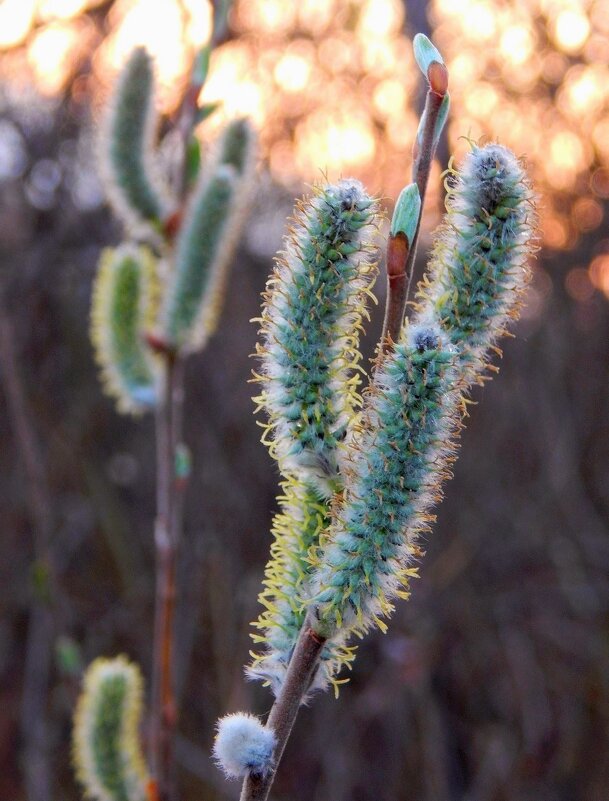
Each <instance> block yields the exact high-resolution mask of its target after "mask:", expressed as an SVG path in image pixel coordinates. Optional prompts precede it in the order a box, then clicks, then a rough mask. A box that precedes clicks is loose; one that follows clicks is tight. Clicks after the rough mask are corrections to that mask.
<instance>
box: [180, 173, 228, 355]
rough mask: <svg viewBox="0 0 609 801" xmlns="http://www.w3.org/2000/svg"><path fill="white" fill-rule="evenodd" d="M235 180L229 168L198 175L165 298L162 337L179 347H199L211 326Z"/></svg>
mask: <svg viewBox="0 0 609 801" xmlns="http://www.w3.org/2000/svg"><path fill="white" fill-rule="evenodd" d="M236 179H237V175H236V172H235V169H234V168H233V167H231V166H229V165H225V164H221V165H217V166H215V168H214V169H213V171H211V174H203V175H202V177H201V179H200V180H199V183H198V185H197V187H195V190H194V192H193V197H192V198H191V201H190V203H189V206H188V210H187V212H186V217H185V219H184V223H183V225H182V227H181V229H180V234H179V236H178V240H177V243H176V256H175V267H174V273H173V275H172V278H171V284H170V286H169V288H168V291H167V294H166V309H165V320H166V334H167V338H168V340H169V342H171V343H172V344H173V345H175V346H177V347H180V348H182V347H184V348H186V349H195V348H197V347H201V346H202V345H203V344H204V342H205V341H206V339H207V337H208V336H209V335H210V334H211V331H212V330H213V327H214V325H215V319H216V302H217V298H216V295H217V287H216V285H217V284H218V283H219V282H220V281H221V278H222V271H223V269H224V268H225V266H226V251H227V247H228V246H229V245H228V242H229V240H230V234H231V231H230V223H231V216H232V215H231V210H232V207H233V204H234V202H235V193H236V188H237V180H236Z"/></svg>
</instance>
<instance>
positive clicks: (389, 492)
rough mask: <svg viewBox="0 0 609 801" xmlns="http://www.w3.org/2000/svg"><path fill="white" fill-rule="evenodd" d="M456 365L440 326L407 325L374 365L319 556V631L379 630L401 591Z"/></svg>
mask: <svg viewBox="0 0 609 801" xmlns="http://www.w3.org/2000/svg"><path fill="white" fill-rule="evenodd" d="M454 364H455V353H454V348H452V346H450V345H449V344H448V343H447V342H446V340H445V338H444V336H443V335H442V334H441V332H440V329H439V328H438V327H437V326H432V325H429V326H428V325H425V326H408V325H406V326H405V328H404V330H403V333H402V336H401V338H400V341H399V342H398V343H397V344H396V345H395V348H394V350H393V351H392V352H391V353H389V354H388V355H387V356H386V357H385V359H384V360H383V362H382V363H381V364H380V365H379V368H378V369H377V372H376V374H375V378H374V383H373V385H372V387H371V389H370V390H369V393H368V395H367V398H366V406H365V409H364V413H363V416H362V421H361V427H360V431H359V432H358V433H357V434H356V435H355V436H354V437H353V440H352V442H351V446H350V451H351V454H350V456H351V461H350V465H349V468H348V473H347V478H346V486H345V493H344V498H343V499H342V500H339V501H338V502H337V504H336V507H335V508H334V510H333V520H332V524H331V526H330V529H329V531H328V535H327V537H326V538H325V542H322V547H321V548H320V549H319V552H318V555H317V563H318V567H317V571H316V574H315V576H314V583H315V588H316V593H315V597H314V599H313V609H314V613H315V618H316V620H317V624H316V627H317V630H318V633H319V634H321V635H322V636H324V637H329V638H338V640H339V641H340V640H341V639H342V638H344V637H346V636H349V635H350V634H351V633H356V634H362V633H364V632H365V631H367V630H368V629H369V628H370V627H371V626H374V625H377V626H379V627H380V628H383V629H384V628H385V624H384V622H383V621H382V619H381V618H382V617H384V616H387V615H389V614H390V612H391V611H392V609H393V606H392V599H393V598H395V597H398V596H399V597H403V596H404V595H407V591H408V579H409V577H410V576H411V575H413V573H415V572H416V571H414V570H413V567H412V565H413V562H414V560H415V558H416V557H417V556H418V555H419V553H420V551H419V548H418V545H417V540H418V537H419V535H420V533H421V532H424V531H426V530H427V529H428V527H429V522H430V519H431V518H430V517H429V510H430V508H431V506H432V504H434V503H436V502H437V501H438V499H439V497H440V487H441V483H442V481H443V479H444V478H445V477H446V476H447V474H448V467H449V465H450V463H451V461H452V459H453V455H454V451H455V433H456V430H457V428H458V414H457V411H458V402H459V393H458V392H457V391H456V390H455V383H454V374H455V370H454Z"/></svg>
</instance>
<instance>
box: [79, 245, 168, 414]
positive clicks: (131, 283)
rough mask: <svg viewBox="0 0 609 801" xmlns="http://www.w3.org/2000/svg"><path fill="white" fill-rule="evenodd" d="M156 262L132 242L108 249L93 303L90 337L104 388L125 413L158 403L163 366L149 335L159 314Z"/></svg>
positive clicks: (140, 410)
mask: <svg viewBox="0 0 609 801" xmlns="http://www.w3.org/2000/svg"><path fill="white" fill-rule="evenodd" d="M156 269H157V265H156V261H155V259H154V257H153V256H152V254H151V252H150V251H149V250H148V249H147V248H144V247H137V246H135V245H131V244H125V245H121V246H120V247H118V248H108V249H106V250H104V251H103V253H102V256H101V259H100V262H99V266H98V271H97V276H96V278H95V284H94V287H93V300H92V305H91V340H92V342H93V346H94V349H95V356H96V360H97V362H98V364H99V365H100V367H101V376H102V382H103V384H104V388H105V390H106V392H107V393H108V395H111V396H112V397H113V398H114V399H115V400H116V402H117V407H118V410H119V411H120V412H125V413H131V414H139V413H141V412H144V411H146V410H147V409H151V408H152V407H154V405H155V403H156V397H157V384H158V377H159V374H158V364H157V362H156V359H155V357H154V355H153V353H152V351H151V350H150V348H149V347H148V345H147V344H146V341H145V334H146V332H147V330H148V329H150V328H151V327H152V325H153V324H154V319H155V314H156V307H157V303H156V292H157V275H156Z"/></svg>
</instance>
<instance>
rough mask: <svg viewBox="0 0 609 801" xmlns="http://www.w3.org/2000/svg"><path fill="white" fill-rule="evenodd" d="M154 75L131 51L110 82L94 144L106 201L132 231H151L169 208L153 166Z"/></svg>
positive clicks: (140, 53)
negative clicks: (112, 84)
mask: <svg viewBox="0 0 609 801" xmlns="http://www.w3.org/2000/svg"><path fill="white" fill-rule="evenodd" d="M154 92H155V87H154V72H153V67H152V59H151V57H150V55H149V54H148V52H147V51H146V50H145V49H144V48H142V47H138V48H136V49H135V50H134V51H133V52H132V53H131V55H130V57H129V58H128V60H127V61H126V63H125V64H124V66H123V68H122V70H121V73H120V75H119V79H118V81H117V82H116V86H115V88H114V91H113V94H112V97H111V99H110V103H109V105H108V111H107V114H106V120H105V125H104V127H103V132H102V137H101V140H100V150H101V157H102V159H101V160H102V176H103V177H104V179H105V183H106V190H107V193H108V197H109V198H110V202H111V203H112V205H113V206H114V208H115V210H116V212H117V214H118V215H119V216H120V217H121V218H122V219H123V221H124V222H125V223H126V224H127V225H129V226H130V227H132V228H135V229H136V230H140V229H141V228H142V225H143V223H145V224H146V225H150V224H152V226H153V227H157V226H158V225H159V224H160V222H161V221H162V220H164V219H165V218H166V217H167V216H168V214H169V213H170V211H171V208H172V206H173V204H172V201H171V199H170V198H169V195H168V193H167V189H166V188H165V187H164V186H163V185H162V181H161V178H160V176H159V173H158V169H157V166H156V165H155V163H154V152H153V146H154V137H155V129H156V112H155V108H154V101H155V97H154Z"/></svg>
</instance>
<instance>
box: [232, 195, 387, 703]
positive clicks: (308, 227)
mask: <svg viewBox="0 0 609 801" xmlns="http://www.w3.org/2000/svg"><path fill="white" fill-rule="evenodd" d="M377 214H378V205H377V203H376V201H374V200H373V199H371V198H370V197H368V196H367V195H366V193H365V192H364V190H363V187H362V186H361V184H360V183H359V182H358V181H354V180H345V181H340V182H339V183H338V184H336V185H332V186H327V187H324V188H317V189H316V190H315V194H314V195H313V197H312V198H310V199H308V200H305V201H303V202H302V203H301V204H300V205H299V207H298V208H297V212H296V215H295V218H294V220H293V226H292V229H291V231H290V232H289V234H288V236H287V238H286V248H285V251H284V253H283V254H282V257H281V258H280V259H279V260H278V262H277V266H276V269H275V273H274V275H273V276H272V278H271V279H270V281H269V285H268V287H267V292H266V294H265V304H264V308H263V313H262V327H261V333H262V337H263V345H262V346H261V347H260V348H259V355H260V356H261V358H262V370H261V373H262V375H261V376H259V380H260V381H261V382H262V384H263V391H262V393H261V395H260V396H259V397H258V398H257V399H256V400H257V401H258V402H259V403H260V405H261V407H263V408H264V409H266V411H267V414H268V418H269V425H268V430H267V435H266V436H267V438H268V439H267V443H268V444H270V450H271V453H272V455H273V456H274V457H275V458H277V459H278V461H279V466H280V469H281V471H282V473H283V474H284V476H285V477H286V482H285V484H284V495H283V496H282V497H281V498H280V505H281V510H280V512H279V514H278V515H277V516H276V517H275V520H274V523H273V535H274V538H275V539H274V543H273V545H272V548H271V559H270V561H269V563H268V565H267V568H266V573H265V582H264V584H265V587H264V590H263V592H262V594H261V596H260V602H261V604H262V605H263V606H264V607H265V611H264V612H263V614H262V615H261V616H260V618H259V620H258V621H257V622H256V623H255V624H254V625H255V626H256V628H258V629H259V630H262V632H263V633H262V634H261V635H255V636H254V639H256V640H257V641H261V642H264V644H265V648H264V651H263V653H262V654H257V655H254V662H253V664H252V665H251V667H250V668H249V671H248V672H249V675H250V676H252V677H255V678H262V679H263V680H265V681H266V682H267V683H268V684H270V685H271V687H272V689H273V691H274V692H275V693H276V692H278V690H279V689H280V687H281V684H282V682H283V678H284V675H285V671H286V669H287V665H288V662H289V659H290V656H291V653H292V649H293V647H294V643H295V641H296V638H297V636H298V631H299V629H300V626H301V624H302V621H303V619H304V613H305V611H306V604H307V603H308V602H309V600H310V586H309V580H310V571H311V562H310V558H309V554H310V551H311V550H313V549H315V548H316V547H317V545H318V543H319V538H320V535H321V533H322V532H323V530H324V529H325V527H326V525H327V523H328V515H329V498H330V496H331V495H332V492H333V491H334V490H335V489H337V488H338V487H339V486H340V473H339V461H340V454H339V449H340V448H341V443H342V440H343V439H344V437H345V435H346V433H347V430H348V428H349V426H351V425H352V423H353V420H354V417H355V414H356V410H357V408H358V405H359V396H358V395H357V392H356V387H357V380H358V379H357V374H356V372H355V371H356V369H357V367H358V363H359V360H360V358H361V356H360V353H359V350H358V342H359V330H360V327H361V324H362V320H363V318H364V317H365V316H366V315H367V312H366V306H365V304H366V300H367V297H368V295H369V293H370V288H371V285H372V282H373V279H374V271H375V267H376V265H375V261H374V259H375V255H376V251H375V247H374V245H373V241H372V237H373V233H374V225H375V223H376V219H377ZM350 654H351V652H350V651H349V650H348V649H344V648H343V646H342V644H340V643H337V644H336V645H334V644H332V645H331V646H329V647H328V648H327V649H325V651H324V653H323V654H322V664H321V666H320V669H319V670H318V676H319V680H318V679H317V677H316V679H315V681H314V684H316V683H317V682H318V681H319V682H321V683H322V684H324V685H325V684H326V683H327V682H328V681H333V680H334V673H333V670H334V666H335V665H336V664H337V663H339V662H341V663H347V662H349V660H350V658H352V657H351V656H350ZM339 657H340V658H339Z"/></svg>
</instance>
